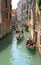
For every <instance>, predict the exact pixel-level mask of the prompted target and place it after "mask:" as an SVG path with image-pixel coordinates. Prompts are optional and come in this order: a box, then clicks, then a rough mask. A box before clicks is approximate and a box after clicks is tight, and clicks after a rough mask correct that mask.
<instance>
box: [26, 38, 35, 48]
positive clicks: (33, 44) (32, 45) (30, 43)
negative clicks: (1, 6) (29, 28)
mask: <svg viewBox="0 0 41 65" xmlns="http://www.w3.org/2000/svg"><path fill="white" fill-rule="evenodd" d="M26 46H27V47H28V48H29V49H35V48H36V44H35V42H34V41H33V40H31V39H27V41H26Z"/></svg>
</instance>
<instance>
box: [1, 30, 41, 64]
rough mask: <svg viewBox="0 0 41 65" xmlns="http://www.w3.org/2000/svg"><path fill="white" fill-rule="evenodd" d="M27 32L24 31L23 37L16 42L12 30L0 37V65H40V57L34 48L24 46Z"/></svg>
mask: <svg viewBox="0 0 41 65" xmlns="http://www.w3.org/2000/svg"><path fill="white" fill-rule="evenodd" d="M29 35H30V33H29V32H26V31H25V32H24V39H23V40H22V41H19V42H17V39H16V34H15V32H14V31H13V32H12V33H11V34H9V35H7V36H6V37H5V38H3V39H0V65H41V57H40V56H39V55H38V53H37V52H36V50H33V51H32V50H30V49H28V48H27V47H26V45H25V43H26V39H27V36H29Z"/></svg>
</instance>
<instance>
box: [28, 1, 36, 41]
mask: <svg viewBox="0 0 41 65" xmlns="http://www.w3.org/2000/svg"><path fill="white" fill-rule="evenodd" d="M35 12H36V0H29V6H28V24H29V30H30V32H31V36H32V39H33V40H34V41H35V35H34V30H35V22H36V15H35Z"/></svg>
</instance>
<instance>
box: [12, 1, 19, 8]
mask: <svg viewBox="0 0 41 65" xmlns="http://www.w3.org/2000/svg"><path fill="white" fill-rule="evenodd" d="M18 2H19V0H12V9H16V8H17V4H18Z"/></svg>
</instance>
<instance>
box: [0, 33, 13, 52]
mask: <svg viewBox="0 0 41 65" xmlns="http://www.w3.org/2000/svg"><path fill="white" fill-rule="evenodd" d="M12 36H13V34H9V35H7V36H6V37H4V38H2V39H0V52H1V51H3V50H5V49H6V48H7V47H8V46H9V45H10V44H11V43H12V38H13V37H12Z"/></svg>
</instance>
